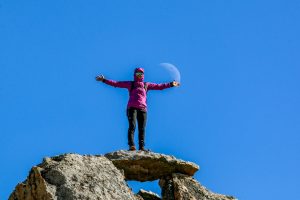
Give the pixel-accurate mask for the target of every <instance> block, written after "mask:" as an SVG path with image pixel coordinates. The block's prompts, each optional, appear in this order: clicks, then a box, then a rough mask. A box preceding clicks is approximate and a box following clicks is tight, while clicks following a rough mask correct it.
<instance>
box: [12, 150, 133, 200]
mask: <svg viewBox="0 0 300 200" xmlns="http://www.w3.org/2000/svg"><path fill="white" fill-rule="evenodd" d="M83 199H93V200H101V199H119V200H136V199H137V198H136V197H135V195H134V194H133V192H132V191H131V189H130V188H129V187H128V186H127V183H126V182H125V180H124V176H123V174H122V173H121V172H120V171H119V170H118V169H117V168H116V167H115V166H114V165H113V163H112V162H111V161H110V160H108V159H107V158H105V157H103V156H88V155H86V156H81V155H78V154H64V155H60V156H55V157H52V158H45V159H44V161H43V163H42V164H40V165H38V166H35V167H33V168H32V169H31V171H30V173H29V176H28V178H27V180H26V181H24V182H23V183H20V184H18V185H17V186H16V189H15V191H14V192H13V193H12V194H11V195H10V197H9V200H83Z"/></svg>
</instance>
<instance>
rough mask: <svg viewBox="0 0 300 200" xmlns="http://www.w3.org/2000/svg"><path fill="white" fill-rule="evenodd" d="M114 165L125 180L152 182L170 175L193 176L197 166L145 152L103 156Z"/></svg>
mask: <svg viewBox="0 0 300 200" xmlns="http://www.w3.org/2000/svg"><path fill="white" fill-rule="evenodd" d="M105 157H107V158H108V159H110V160H111V161H112V162H113V163H114V165H115V166H116V167H117V168H119V169H121V170H124V175H125V178H126V180H136V181H142V182H144V181H153V180H157V179H160V178H162V177H164V176H168V175H170V174H172V173H181V174H186V175H189V176H193V175H194V174H195V172H196V171H197V170H198V169H199V166H198V165H196V164H194V163H192V162H186V161H183V160H180V159H176V158H175V157H174V156H168V155H164V154H158V153H154V152H147V151H124V150H121V151H116V152H112V153H108V154H105Z"/></svg>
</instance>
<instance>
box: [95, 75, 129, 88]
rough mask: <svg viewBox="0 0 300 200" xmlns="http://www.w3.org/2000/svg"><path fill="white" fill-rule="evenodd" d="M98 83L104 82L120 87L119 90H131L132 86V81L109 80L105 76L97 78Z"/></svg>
mask: <svg viewBox="0 0 300 200" xmlns="http://www.w3.org/2000/svg"><path fill="white" fill-rule="evenodd" d="M96 81H102V82H103V83H105V84H107V85H110V86H114V87H118V88H129V87H130V85H131V82H130V81H114V80H108V79H105V78H104V76H103V75H100V76H97V77H96Z"/></svg>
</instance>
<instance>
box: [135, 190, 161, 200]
mask: <svg viewBox="0 0 300 200" xmlns="http://www.w3.org/2000/svg"><path fill="white" fill-rule="evenodd" d="M137 194H138V195H139V196H141V197H142V198H143V199H144V200H161V198H160V197H159V195H158V194H155V193H154V192H151V191H146V190H143V189H141V190H140V191H139V192H138V193H137Z"/></svg>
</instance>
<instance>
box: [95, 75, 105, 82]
mask: <svg viewBox="0 0 300 200" xmlns="http://www.w3.org/2000/svg"><path fill="white" fill-rule="evenodd" d="M103 80H104V76H103V75H102V74H101V75H99V76H96V81H103Z"/></svg>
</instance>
